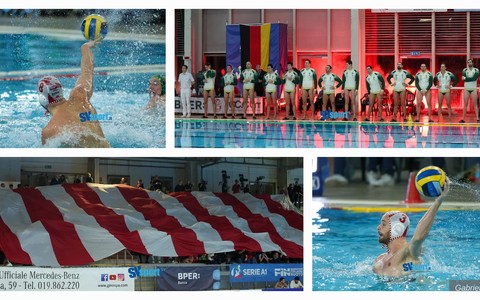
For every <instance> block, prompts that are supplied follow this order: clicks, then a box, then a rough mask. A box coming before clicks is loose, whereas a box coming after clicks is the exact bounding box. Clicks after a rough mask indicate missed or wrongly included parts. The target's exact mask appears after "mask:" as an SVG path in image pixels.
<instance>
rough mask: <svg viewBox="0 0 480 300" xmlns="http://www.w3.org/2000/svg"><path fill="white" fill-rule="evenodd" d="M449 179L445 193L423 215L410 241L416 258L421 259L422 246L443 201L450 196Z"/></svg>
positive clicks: (411, 250)
mask: <svg viewBox="0 0 480 300" xmlns="http://www.w3.org/2000/svg"><path fill="white" fill-rule="evenodd" d="M448 185H449V182H448V178H447V179H445V189H444V191H443V193H442V194H441V195H440V196H439V197H438V198H437V199H435V201H434V202H433V204H432V206H430V208H429V209H428V211H427V212H426V213H425V215H423V217H422V219H421V220H420V221H419V222H418V225H417V229H416V230H415V233H414V234H413V237H412V240H411V241H410V254H411V255H412V256H413V257H414V258H418V257H420V254H421V253H422V244H423V242H424V241H425V239H426V238H427V236H428V233H429V232H430V229H431V228H432V225H433V221H434V220H435V216H436V215H437V211H438V209H439V208H440V205H441V204H442V202H443V200H444V199H445V197H446V196H447V194H448Z"/></svg>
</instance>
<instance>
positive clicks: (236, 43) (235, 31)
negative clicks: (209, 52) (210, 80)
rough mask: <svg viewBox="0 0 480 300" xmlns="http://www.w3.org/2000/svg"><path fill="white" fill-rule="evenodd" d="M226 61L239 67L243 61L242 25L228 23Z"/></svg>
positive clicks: (234, 66)
mask: <svg viewBox="0 0 480 300" xmlns="http://www.w3.org/2000/svg"><path fill="white" fill-rule="evenodd" d="M226 42H227V47H226V48H227V49H226V63H227V65H232V66H233V68H238V67H239V66H240V65H241V63H242V61H241V59H242V58H241V44H240V25H227V40H226Z"/></svg>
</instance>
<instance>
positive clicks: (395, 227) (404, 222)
mask: <svg viewBox="0 0 480 300" xmlns="http://www.w3.org/2000/svg"><path fill="white" fill-rule="evenodd" d="M383 217H384V218H385V217H386V218H388V221H389V222H390V241H392V240H394V239H397V238H399V237H406V236H407V231H408V226H410V219H409V218H408V216H407V214H406V213H403V212H401V211H398V210H393V211H389V212H386V213H385V214H384V215H383Z"/></svg>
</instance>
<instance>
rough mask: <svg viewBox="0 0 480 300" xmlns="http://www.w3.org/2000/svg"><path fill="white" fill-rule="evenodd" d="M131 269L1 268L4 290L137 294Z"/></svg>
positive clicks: (1, 280)
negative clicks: (130, 274)
mask: <svg viewBox="0 0 480 300" xmlns="http://www.w3.org/2000/svg"><path fill="white" fill-rule="evenodd" d="M134 290H135V281H134V279H133V278H130V277H129V276H128V270H127V268H36V267H0V291H134Z"/></svg>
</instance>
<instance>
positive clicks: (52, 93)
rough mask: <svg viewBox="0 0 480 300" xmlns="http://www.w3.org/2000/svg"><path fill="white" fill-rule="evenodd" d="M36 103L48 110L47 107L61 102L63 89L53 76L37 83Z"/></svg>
mask: <svg viewBox="0 0 480 300" xmlns="http://www.w3.org/2000/svg"><path fill="white" fill-rule="evenodd" d="M37 91H38V102H40V105H41V106H43V108H45V109H47V110H48V106H49V105H51V104H54V103H57V102H60V101H61V100H63V99H64V98H63V87H62V84H61V83H60V81H59V80H58V79H57V78H56V77H53V76H44V77H43V78H42V79H40V80H39V81H38V86H37Z"/></svg>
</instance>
